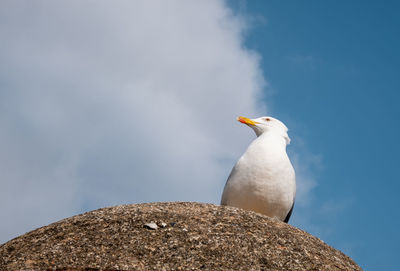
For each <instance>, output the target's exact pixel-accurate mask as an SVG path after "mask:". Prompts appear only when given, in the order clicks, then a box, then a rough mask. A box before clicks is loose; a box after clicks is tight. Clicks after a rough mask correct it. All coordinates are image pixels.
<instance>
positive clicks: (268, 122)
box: [237, 116, 290, 144]
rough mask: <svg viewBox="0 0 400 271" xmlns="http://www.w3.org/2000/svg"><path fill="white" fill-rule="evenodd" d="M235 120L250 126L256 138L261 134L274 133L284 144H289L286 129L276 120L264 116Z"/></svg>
mask: <svg viewBox="0 0 400 271" xmlns="http://www.w3.org/2000/svg"><path fill="white" fill-rule="evenodd" d="M237 120H238V121H239V122H241V123H244V124H246V125H248V126H250V127H251V128H252V129H253V130H254V132H256V135H257V136H260V135H261V134H263V133H275V134H278V135H281V136H282V137H283V138H284V139H285V141H286V144H289V143H290V138H289V136H288V134H287V131H288V128H287V127H286V125H285V124H283V123H282V122H281V121H280V120H278V119H275V118H273V117H268V116H266V117H260V118H256V119H249V118H246V117H238V118H237Z"/></svg>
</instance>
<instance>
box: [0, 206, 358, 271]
mask: <svg viewBox="0 0 400 271" xmlns="http://www.w3.org/2000/svg"><path fill="white" fill-rule="evenodd" d="M149 221H153V223H155V224H156V225H157V224H158V225H163V224H162V223H165V224H166V227H162V226H161V227H159V228H157V230H149V229H148V228H145V227H144V226H143V225H146V224H149ZM150 224H151V223H150ZM167 225H169V226H167ZM184 229H186V231H185V230H184ZM187 229H190V230H187ZM39 269H42V270H46V269H48V270H150V269H151V270H192V269H194V270H198V269H203V270H361V268H360V267H359V266H357V265H356V264H355V263H354V262H353V261H352V260H351V259H350V258H349V257H347V256H346V255H344V254H343V253H341V252H340V251H338V250H335V249H334V248H332V247H330V246H328V245H327V244H325V243H324V242H322V241H321V240H319V239H318V238H316V237H313V236H311V235H310V234H308V233H306V232H304V231H302V230H299V229H297V228H295V227H292V226H290V225H288V224H285V223H282V222H280V221H276V220H273V219H270V218H268V217H266V216H263V215H260V214H257V213H254V212H248V211H244V210H241V209H237V208H233V207H226V206H216V205H212V204H200V203H148V204H137V205H121V206H116V207H109V208H103V209H99V210H96V211H92V212H88V213H84V214H81V215H78V216H74V217H70V218H67V219H64V220H61V221H59V222H56V223H53V224H51V225H48V226H45V227H42V228H39V229H36V230H34V231H31V232H29V233H26V234H24V235H22V236H20V237H17V238H15V239H13V240H11V241H8V242H7V243H5V244H2V245H1V246H0V270H1V271H3V270H39Z"/></svg>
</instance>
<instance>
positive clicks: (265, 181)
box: [221, 117, 296, 223]
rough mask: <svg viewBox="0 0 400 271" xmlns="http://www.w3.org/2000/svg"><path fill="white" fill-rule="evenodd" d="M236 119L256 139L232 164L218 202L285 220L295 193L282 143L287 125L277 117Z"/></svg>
mask: <svg viewBox="0 0 400 271" xmlns="http://www.w3.org/2000/svg"><path fill="white" fill-rule="evenodd" d="M237 120H238V121H239V122H241V123H244V124H246V125H248V126H249V127H251V128H252V129H253V130H254V132H255V133H256V135H257V138H256V139H255V140H254V141H253V142H252V143H251V144H250V145H249V147H248V148H247V150H246V152H245V153H244V154H243V155H242V157H240V159H239V161H238V162H237V163H236V165H235V166H234V167H233V169H232V171H231V174H230V175H229V177H228V180H227V181H226V184H225V188H224V191H223V193H222V198H221V205H228V206H234V207H238V208H242V209H245V210H249V211H254V212H257V213H261V214H264V215H267V216H269V217H272V218H276V219H278V220H280V221H283V222H286V223H288V221H289V218H290V216H291V214H292V211H293V206H294V201H295V196H296V176H295V172H294V169H293V166H292V164H291V163H290V160H289V157H288V155H287V153H286V146H287V145H288V144H289V143H290V138H289V136H288V134H287V131H288V128H287V127H286V126H285V124H283V123H282V122H281V121H279V120H278V119H275V118H272V117H260V118H256V119H249V118H246V117H238V118H237Z"/></svg>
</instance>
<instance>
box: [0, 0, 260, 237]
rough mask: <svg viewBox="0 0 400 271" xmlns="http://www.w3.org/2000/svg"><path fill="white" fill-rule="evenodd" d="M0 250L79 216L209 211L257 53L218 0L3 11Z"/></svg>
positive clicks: (255, 85)
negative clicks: (191, 205)
mask: <svg viewBox="0 0 400 271" xmlns="http://www.w3.org/2000/svg"><path fill="white" fill-rule="evenodd" d="M0 18H2V19H1V20H2V23H1V24H0V36H1V37H2V42H1V43H0V59H1V62H0V126H1V129H2V132H1V133H0V149H1V152H0V178H1V190H0V204H1V206H3V207H2V209H1V211H0V220H1V221H2V226H1V227H0V230H1V231H0V242H2V241H7V240H8V239H10V238H12V237H14V236H16V235H18V234H21V233H23V232H24V231H28V230H31V229H33V228H35V227H38V226H41V225H45V224H47V223H50V222H52V221H55V220H58V219H60V218H63V217H67V216H70V215H72V214H76V213H80V212H81V211H83V210H90V209H94V208H98V207H102V206H107V205H115V204H121V203H136V202H149V201H175V200H192V201H203V202H213V203H217V202H218V200H219V196H220V193H221V189H222V187H223V185H224V182H225V179H226V177H227V174H228V173H229V170H230V168H231V166H232V165H233V163H234V161H235V160H236V158H237V157H238V156H239V155H240V154H241V152H242V151H243V150H244V149H245V147H246V145H247V144H248V142H249V141H250V140H251V138H252V137H253V134H252V132H251V131H249V130H247V129H242V127H240V125H239V124H237V123H236V122H235V117H236V115H237V114H244V115H249V116H256V115H259V114H260V112H261V111H262V108H261V107H260V103H259V101H258V97H260V92H261V90H262V88H263V86H264V83H265V82H264V80H263V78H262V75H261V71H260V68H259V57H258V55H257V54H256V53H254V52H251V51H249V50H247V49H246V48H245V47H244V45H243V40H242V39H243V32H244V30H245V28H246V22H245V21H244V20H243V19H242V18H240V17H238V16H235V15H233V13H231V11H230V10H229V9H228V8H227V7H226V3H225V2H223V1H215V0H210V1H161V0H160V1H113V2H109V1H62V2H61V1H57V2H53V1H34V2H31V1H2V2H1V3H0Z"/></svg>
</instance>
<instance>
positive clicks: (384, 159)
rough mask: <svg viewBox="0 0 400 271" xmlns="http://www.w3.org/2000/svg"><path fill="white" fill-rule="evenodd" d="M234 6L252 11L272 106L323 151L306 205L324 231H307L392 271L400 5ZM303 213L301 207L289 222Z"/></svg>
mask: <svg viewBox="0 0 400 271" xmlns="http://www.w3.org/2000/svg"><path fill="white" fill-rule="evenodd" d="M230 4H231V5H232V6H234V8H235V10H237V11H238V12H242V13H245V14H247V15H249V16H251V17H253V18H255V19H254V22H253V28H252V29H251V31H250V32H249V33H248V36H247V39H246V45H247V46H248V47H250V48H252V49H254V50H256V51H257V52H259V53H260V54H261V55H262V59H263V60H262V70H263V73H264V75H265V77H266V78H267V80H268V82H269V84H270V87H271V88H272V89H273V90H274V91H273V93H274V94H273V95H272V96H269V97H266V98H265V100H266V103H267V104H268V105H270V110H271V111H272V112H273V113H274V114H276V115H278V116H279V117H280V118H281V119H283V120H284V121H286V122H287V123H288V126H289V127H291V128H292V129H291V133H292V135H294V136H295V138H296V137H300V138H301V139H302V140H304V142H305V144H306V147H307V150H308V151H309V152H310V153H313V154H315V155H320V158H321V162H320V164H319V167H317V168H315V167H314V168H313V169H311V170H312V172H317V175H315V178H316V182H317V186H316V187H315V188H314V189H313V193H312V195H313V197H314V199H313V203H312V205H314V206H315V209H314V210H313V208H310V209H309V210H308V211H310V212H314V211H315V213H314V214H312V220H313V223H315V224H317V225H318V226H319V227H320V228H322V230H321V229H312V227H310V228H309V231H310V232H312V233H315V234H316V235H317V236H319V237H320V238H321V239H323V240H324V241H326V242H327V243H328V244H331V245H332V246H334V247H336V248H339V249H341V250H343V251H345V252H346V253H348V254H349V255H350V256H351V257H353V258H354V259H355V260H356V261H357V262H358V263H359V264H360V265H361V266H362V267H363V268H365V269H366V270H396V268H397V264H396V263H395V261H396V260H395V259H396V257H397V256H396V255H397V252H398V243H399V241H400V238H399V233H398V229H399V228H400V217H399V211H398V206H399V203H400V200H399V196H398V191H399V188H400V185H399V180H400V179H399V171H398V162H399V158H398V157H399V156H398V155H399V153H400V144H399V143H398V135H399V132H400V129H399V128H400V121H399V117H400V107H399V105H398V101H399V90H400V76H399V74H400V68H399V63H400V53H399V48H400V36H399V35H398V28H399V26H400V19H399V16H398V14H397V12H398V10H399V8H400V4H399V3H398V2H397V1H385V2H379V1H248V2H236V1H231V2H230ZM292 145H293V148H296V143H293V144H292ZM325 204H328V205H329V206H328V205H326V209H325V208H321V206H324V205H325ZM325 211H327V212H328V213H326V214H325V213H321V212H325ZM331 215H332V217H330V216H331ZM298 220H299V217H298V216H296V215H295V216H294V219H293V221H292V223H293V224H294V225H296V224H297V223H298ZM299 226H300V227H301V225H299ZM304 226H306V225H304ZM324 227H327V228H328V229H329V230H328V231H324V230H323V228H324ZM306 228H307V226H306ZM317 232H318V233H317Z"/></svg>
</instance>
